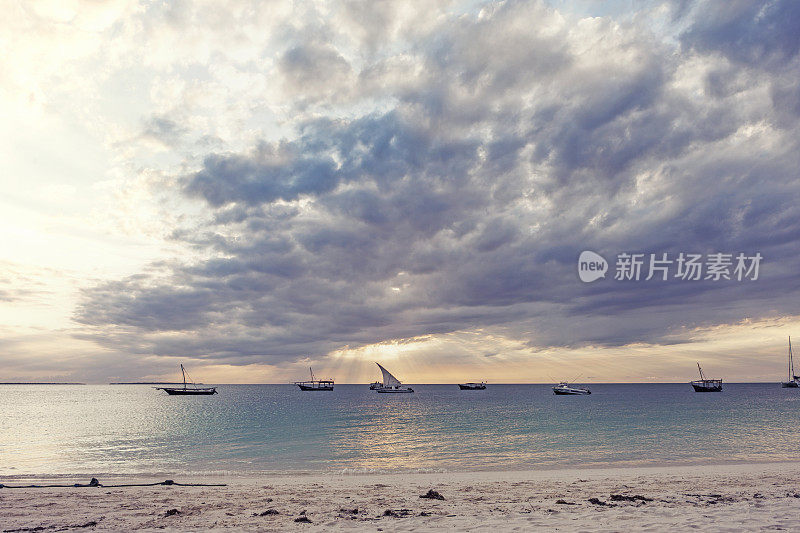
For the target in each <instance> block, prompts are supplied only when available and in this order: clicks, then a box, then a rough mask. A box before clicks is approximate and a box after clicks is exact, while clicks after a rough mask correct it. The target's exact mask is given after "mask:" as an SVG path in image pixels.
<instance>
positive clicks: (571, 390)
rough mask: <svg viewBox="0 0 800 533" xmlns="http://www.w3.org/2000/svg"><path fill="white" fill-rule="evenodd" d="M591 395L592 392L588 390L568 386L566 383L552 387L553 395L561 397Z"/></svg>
mask: <svg viewBox="0 0 800 533" xmlns="http://www.w3.org/2000/svg"><path fill="white" fill-rule="evenodd" d="M591 393H592V391H590V390H589V389H588V388H585V387H575V386H573V385H570V384H569V383H568V382H566V381H562V382H561V383H559V384H558V385H556V386H555V387H553V394H558V395H561V396H563V395H571V396H577V395H579V394H591Z"/></svg>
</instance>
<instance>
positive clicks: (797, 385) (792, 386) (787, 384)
mask: <svg viewBox="0 0 800 533" xmlns="http://www.w3.org/2000/svg"><path fill="white" fill-rule="evenodd" d="M781 387H783V388H784V389H797V388H800V383H797V382H796V381H784V382H783V383H781Z"/></svg>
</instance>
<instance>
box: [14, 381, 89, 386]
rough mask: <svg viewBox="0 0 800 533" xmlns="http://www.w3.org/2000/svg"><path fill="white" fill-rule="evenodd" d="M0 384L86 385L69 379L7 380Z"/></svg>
mask: <svg viewBox="0 0 800 533" xmlns="http://www.w3.org/2000/svg"><path fill="white" fill-rule="evenodd" d="M0 385H86V383H74V382H69V381H8V382H0Z"/></svg>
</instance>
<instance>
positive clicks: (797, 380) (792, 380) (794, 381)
mask: <svg viewBox="0 0 800 533" xmlns="http://www.w3.org/2000/svg"><path fill="white" fill-rule="evenodd" d="M781 387H783V388H784V389H796V388H798V387H800V376H796V375H795V374H794V358H793V357H792V338H791V337H789V381H784V382H783V383H781Z"/></svg>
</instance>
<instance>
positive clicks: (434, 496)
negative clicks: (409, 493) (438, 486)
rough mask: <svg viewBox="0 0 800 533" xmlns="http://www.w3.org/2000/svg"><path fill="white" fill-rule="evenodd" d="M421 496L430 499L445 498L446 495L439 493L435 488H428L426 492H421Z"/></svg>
mask: <svg viewBox="0 0 800 533" xmlns="http://www.w3.org/2000/svg"><path fill="white" fill-rule="evenodd" d="M419 497H420V498H427V499H429V500H444V496H442V495H441V494H439V493H438V492H436V491H435V490H433V489H430V490H428V492H426V493H425V494H420V496H419Z"/></svg>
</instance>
